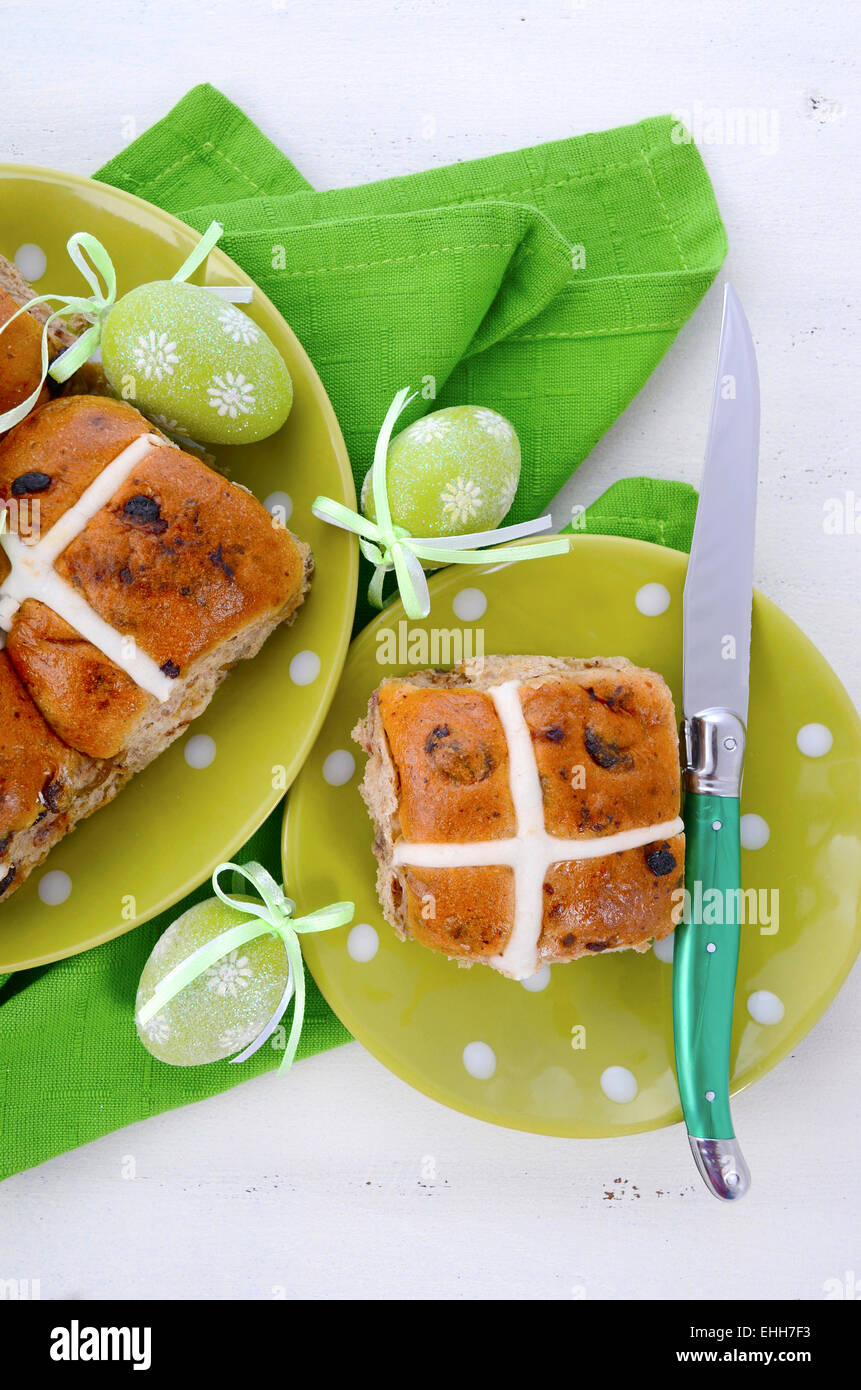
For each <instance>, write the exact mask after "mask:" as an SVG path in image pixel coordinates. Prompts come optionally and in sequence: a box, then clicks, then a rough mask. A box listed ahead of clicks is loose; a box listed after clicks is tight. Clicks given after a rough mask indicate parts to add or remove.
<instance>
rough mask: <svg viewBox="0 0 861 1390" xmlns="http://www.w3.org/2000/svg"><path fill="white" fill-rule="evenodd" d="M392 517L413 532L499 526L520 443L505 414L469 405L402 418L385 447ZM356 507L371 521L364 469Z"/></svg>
mask: <svg viewBox="0 0 861 1390" xmlns="http://www.w3.org/2000/svg"><path fill="white" fill-rule="evenodd" d="M386 478H387V491H388V498H389V506H390V507H391V512H392V520H393V521H394V522H395V523H396V525H398V526H403V527H405V529H406V530H407V531H409V532H410V534H411V535H413V536H463V535H466V534H468V533H469V532H470V531H487V530H491V529H492V528H494V527H496V526H498V525H499V523H500V521H501V520H502V518H503V517H504V516H505V514H506V512H507V511H508V509H509V507H510V506H511V503H512V502H513V500H514V494H515V492H516V491H517V484H518V482H519V480H520V442H519V440H518V438H517V435H516V433H515V431H514V426H513V425H511V424H509V422H508V420H506V419H505V417H504V416H502V415H498V414H497V412H496V411H495V410H487V409H485V408H483V407H482V406H476V405H455V406H450V407H448V408H447V409H446V410H436V411H434V413H433V414H432V415H426V416H424V418H423V419H421V420H416V422H415V424H412V425H408V426H407V428H406V429H405V430H403V431H402V432H401V433H400V434H399V435H396V437H395V438H394V439H393V440H392V442H391V444H390V445H389V449H388V454H387V468H386ZM362 510H363V512H364V513H365V515H366V516H367V517H369V518H370V519H371V520H372V521H375V520H376V515H375V510H374V498H373V492H372V489H371V474H370V473H368V475H367V477H366V478H365V482H364V486H363V488H362Z"/></svg>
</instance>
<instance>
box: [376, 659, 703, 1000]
mask: <svg viewBox="0 0 861 1390" xmlns="http://www.w3.org/2000/svg"><path fill="white" fill-rule="evenodd" d="M354 738H355V739H356V740H357V742H358V743H359V744H361V746H362V747H363V748H364V749H365V751H366V752H367V753H368V762H367V767H366V770H365V776H364V781H363V783H362V795H363V797H364V799H365V802H366V804H367V806H368V809H369V811H370V814H371V818H372V820H373V822H374V826H375V841H374V850H375V853H376V856H377V860H378V876H377V886H378V892H379V897H380V902H381V905H382V908H383V912H384V914H385V916H386V919H387V920H388V921H389V922H390V923H391V925H392V926H393V927H394V928H395V930H396V931H397V932H398V934H399V935H400V936H401V937H412V938H414V939H415V940H417V941H420V942H422V943H423V944H424V945H425V946H428V947H429V948H430V949H431V950H434V951H441V952H444V953H445V954H446V955H447V956H450V957H454V958H456V959H457V960H458V961H459V963H461V964H464V965H471V964H473V963H474V962H480V963H482V964H485V965H490V966H492V967H493V968H495V969H497V970H499V971H500V972H501V973H502V974H504V975H508V976H511V977H512V978H515V979H524V978H527V977H528V976H529V975H531V974H533V973H534V971H535V970H537V969H538V968H539V967H540V966H541V965H543V964H545V963H553V962H556V961H571V960H576V959H578V957H581V956H587V955H595V954H599V953H601V952H603V951H618V950H624V949H626V948H628V947H633V948H634V949H635V950H637V951H644V950H647V949H648V947H649V945H650V944H651V942H652V941H653V940H661V939H662V938H663V937H665V936H667V935H668V934H669V933H670V932H671V931H672V930H673V927H674V925H675V921H676V920H678V912H677V911H676V909H677V907H678V906H679V904H680V901H681V895H680V893H679V892H678V891H677V890H680V889H681V888H682V886H683V872H684V835H683V826H682V822H681V820H680V819H679V801H680V780H681V779H680V770H679V748H678V736H677V731H676V716H675V711H674V709H673V701H672V697H671V695H670V692H669V689H668V688H667V686H666V684H665V683H664V681H663V679H662V678H661V677H660V676H659V675H656V674H655V672H654V671H648V670H644V669H643V668H641V667H638V666H633V665H632V664H631V663H630V662H628V661H626V660H625V659H624V658H621V657H610V658H602V657H594V658H591V659H589V660H575V659H566V658H560V657H543V656H492V657H485V658H482V659H476V660H473V661H470V662H465V663H463V664H462V665H460V666H456V667H455V668H454V669H453V670H451V671H420V672H416V673H415V674H413V675H410V676H406V677H404V678H403V679H392V680H387V681H384V682H383V684H382V685H381V686H380V687H379V689H378V690H376V691H375V692H374V694H373V696H372V698H371V702H370V706H369V710H368V715H367V717H366V718H365V719H364V720H362V722H361V723H360V724H359V725H358V726H357V728H356V729H355V731H354ZM674 912H675V916H674Z"/></svg>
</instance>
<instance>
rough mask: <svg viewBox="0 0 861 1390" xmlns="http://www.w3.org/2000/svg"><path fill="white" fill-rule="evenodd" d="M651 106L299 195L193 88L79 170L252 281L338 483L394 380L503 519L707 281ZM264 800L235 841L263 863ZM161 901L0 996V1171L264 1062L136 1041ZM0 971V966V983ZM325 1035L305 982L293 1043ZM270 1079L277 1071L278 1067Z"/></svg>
mask: <svg viewBox="0 0 861 1390" xmlns="http://www.w3.org/2000/svg"><path fill="white" fill-rule="evenodd" d="M679 133H680V132H679V127H678V125H677V123H676V122H674V121H673V120H672V118H670V117H661V118H657V119H651V120H646V121H643V122H641V123H640V124H638V125H634V126H628V127H625V128H623V129H620V130H613V131H609V132H606V133H603V134H596V135H585V136H580V137H577V138H574V139H571V140H562V141H558V142H555V143H553V144H549V145H543V146H539V147H537V148H533V149H526V150H520V151H516V152H514V153H511V154H502V155H497V156H494V157H492V158H489V159H481V160H476V161H472V162H469V163H464V164H457V165H453V166H451V167H448V168H442V169H434V170H431V171H429V172H427V173H424V174H417V175H411V176H409V177H406V178H398V179H389V180H386V181H384V182H381V183H375V184H367V185H364V186H361V187H358V188H347V189H340V190H336V191H333V192H326V193H318V192H314V191H313V190H312V189H311V188H310V186H309V184H308V183H307V182H306V180H305V179H304V178H303V177H302V176H301V174H300V173H299V172H298V171H297V170H296V169H295V168H294V166H293V165H292V164H291V163H290V161H289V160H288V159H287V158H286V156H285V155H283V154H282V153H281V152H280V151H278V150H277V149H276V148H275V146H274V145H272V143H271V142H270V141H269V140H267V139H266V137H265V136H264V135H263V134H262V133H261V132H260V131H259V130H258V129H257V128H256V127H255V126H254V125H253V124H252V123H251V122H250V121H249V120H248V118H247V117H246V116H245V115H244V114H243V113H242V112H241V111H239V110H238V109H237V108H236V107H235V106H233V105H232V103H231V102H229V101H228V100H227V99H226V98H225V97H224V96H223V95H222V94H221V93H219V92H217V91H215V89H214V88H212V87H209V86H202V87H197V88H195V89H194V90H193V91H191V92H190V93H189V94H188V96H186V97H185V98H184V99H183V100H182V101H181V102H180V103H179V104H178V106H176V107H175V108H174V110H173V111H171V112H170V113H169V114H168V115H167V116H166V117H165V118H164V120H162V121H160V122H159V123H158V124H157V125H155V126H154V127H153V128H152V129H151V130H149V131H147V132H146V133H145V134H144V135H143V136H141V137H140V139H138V140H136V141H135V142H134V144H132V145H130V146H129V147H128V148H127V149H126V150H124V151H123V152H122V153H121V154H120V155H118V156H117V158H116V159H114V160H112V161H111V162H110V163H109V164H108V165H106V166H105V168H104V169H102V170H101V171H100V173H99V175H98V177H99V178H100V179H101V180H102V181H103V182H106V183H111V184H113V185H115V186H116V187H118V188H123V189H126V190H128V191H130V192H132V193H135V194H138V195H139V196H140V197H143V198H145V199H147V200H148V201H150V202H153V203H157V204H158V205H159V206H161V207H163V208H165V209H167V210H169V211H170V212H173V213H175V214H176V215H177V216H179V217H181V218H182V219H183V220H184V221H186V222H188V223H190V224H191V225H192V226H195V227H197V228H199V229H200V230H201V231H202V230H203V229H204V228H205V227H206V226H207V224H208V223H209V221H210V220H211V219H212V218H213V217H217V218H218V219H219V220H220V221H222V222H223V223H224V225H225V235H224V236H223V238H222V240H221V245H222V246H223V247H224V249H225V250H226V251H227V252H228V254H229V255H231V256H232V257H233V258H234V259H235V260H236V261H238V262H239V264H240V265H242V267H243V268H244V269H245V270H246V272H247V273H248V274H249V275H250V276H251V278H252V279H253V280H255V281H256V282H257V283H258V284H259V285H260V286H261V287H262V289H263V290H264V291H265V292H266V293H267V294H268V295H269V296H270V298H271V299H272V300H273V301H274V303H275V304H276V305H277V307H278V308H279V310H280V311H281V313H282V314H284V316H285V318H287V319H288V321H289V322H290V323H291V325H292V327H293V328H294V329H295V331H296V333H297V334H298V336H299V338H300V339H301V340H302V342H303V344H304V346H305V348H306V349H307V351H308V353H309V355H310V357H311V359H312V361H313V362H314V364H315V366H316V368H317V370H318V372H319V373H320V376H321V377H322V380H323V382H324V385H325V386H326V389H327V390H328V392H329V395H330V397H331V399H332V402H333V404H334V407H335V410H336V411H337V414H338V417H339V420H340V422H341V426H342V429H343V431H344V435H345V438H346V441H347V447H348V449H349V452H350V457H351V460H352V463H353V469H354V473H355V478H356V482H357V485H359V484H361V481H362V478H363V477H364V474H365V472H366V470H367V468H368V467H369V466H370V462H371V458H372V454H373V445H374V441H375V439H376V435H377V431H378V429H379V425H380V422H381V420H382V417H383V414H384V413H385V410H386V408H387V406H388V404H389V402H390V400H391V398H392V397H393V396H394V394H395V392H396V391H397V390H398V389H399V388H400V387H402V386H406V385H412V386H413V387H416V386H419V387H423V388H424V394H423V398H422V400H421V402H420V403H417V404H416V406H414V407H413V412H412V415H411V416H409V417H407V418H413V416H415V415H416V414H418V413H421V412H423V411H427V410H429V409H436V408H440V407H441V406H443V405H451V404H459V403H463V402H466V401H472V402H474V403H476V404H481V405H488V406H492V407H493V408H494V409H497V410H500V411H501V412H502V413H503V414H504V415H506V416H507V417H508V418H509V419H510V420H511V421H512V423H513V424H514V425H515V427H516V429H517V431H518V434H519V436H520V439H521V443H522V445H523V456H524V466H523V477H522V481H521V486H520V489H519V491H518V495H517V498H516V499H515V504H514V508H513V511H512V519H523V518H525V517H531V516H534V515H537V514H538V513H539V512H540V510H541V509H542V508H543V507H544V506H545V505H546V504H547V502H549V500H550V499H551V498H552V497H553V495H554V494H555V492H556V491H557V490H558V489H559V487H560V486H561V484H562V483H563V482H564V481H565V479H566V478H567V477H568V476H569V475H570V473H571V472H572V471H573V469H574V468H575V467H576V466H577V464H578V463H579V462H580V461H581V459H583V458H584V457H585V455H586V454H587V453H588V452H589V450H590V449H591V448H592V446H593V445H594V444H595V442H596V441H597V440H598V439H599V438H600V436H601V435H602V434H603V432H604V431H605V430H606V429H607V428H608V426H609V425H610V424H611V423H612V422H613V420H615V419H616V417H617V416H618V415H619V414H620V412H621V411H622V410H624V408H625V407H626V405H627V404H628V402H629V401H630V400H631V399H632V397H633V396H634V395H635V394H636V392H637V391H638V390H639V389H640V387H641V386H642V385H643V383H644V381H645V380H646V378H647V377H648V375H649V373H650V372H651V371H652V369H653V368H654V366H655V364H656V363H657V362H658V361H659V359H660V358H661V356H662V355H663V353H664V352H665V351H666V349H667V348H668V347H669V345H670V343H671V342H672V341H673V338H674V336H675V334H676V332H677V331H678V329H679V328H680V327H681V325H682V324H683V323H684V322H685V320H686V319H687V318H688V317H689V315H690V314H691V313H692V311H693V309H694V308H695V307H696V305H697V303H698V302H699V300H700V298H701V297H702V295H703V294H704V292H705V290H706V289H707V288H708V286H709V284H710V283H711V281H712V280H713V278H714V276H715V274H716V273H717V270H718V268H719V266H720V263H721V261H722V260H723V257H724V255H725V252H726V237H725V233H724V229H723V226H722V224H721V221H720V216H719V214H718V210H717V207H716V205H715V200H714V194H713V192H712V188H711V184H710V183H709V179H708V176H707V174H706V172H705V169H704V167H703V164H702V161H701V159H700V157H699V154H698V153H697V150H696V148H695V147H694V145H693V144H691V143H689V142H686V141H685V140H682V139H679ZM695 508H696V494H695V493H694V491H693V489H692V488H690V487H687V486H686V485H684V484H680V483H678V484H676V483H667V482H659V481H655V480H651V479H648V478H632V479H627V480H625V481H623V482H620V483H617V484H615V486H613V487H612V488H610V489H609V490H608V492H606V493H605V494H604V496H603V497H601V498H599V499H598V501H597V502H596V503H595V504H594V505H593V506H592V507H591V508H590V509H589V510H588V512H587V513H586V514H585V517H583V518H581V519H580V525H581V526H582V527H583V529H585V530H586V531H587V532H596V533H610V534H614V535H628V536H634V537H637V538H639V539H643V540H649V541H653V542H655V543H657V544H660V545H669V546H672V547H674V548H676V549H679V550H687V549H688V547H689V545H690V537H691V533H692V529H693V520H694V513H695ZM279 831H280V814H279V813H275V814H274V815H273V816H271V817H270V818H269V820H268V821H267V822H266V824H265V825H264V826H263V827H261V829H260V830H259V831H258V832H257V834H256V835H255V836H254V837H253V838H252V839H251V841H249V843H248V845H247V846H246V847H245V850H244V853H243V854H240V855H239V856H237V857H238V858H240V859H241V858H243V857H247V858H255V859H259V860H261V861H262V862H263V863H264V864H266V865H267V866H268V867H269V869H270V870H271V871H272V872H273V874H275V875H276V876H278V874H279V864H278V860H279ZM210 893H211V889H210V886H209V885H208V884H203V885H202V886H201V887H200V889H199V890H198V891H197V892H196V893H195V894H193V895H192V896H191V897H190V898H188V899H186V900H185V901H184V902H182V903H179V904H177V906H176V907H175V908H174V909H172V910H171V911H170V912H168V913H166V914H164V915H163V916H162V917H161V918H159V919H157V920H155V921H153V922H151V923H148V924H145V925H144V926H141V927H139V928H137V929H136V930H135V931H133V932H131V933H129V934H128V935H126V936H123V937H121V938H119V939H118V940H116V941H112V942H109V943H108V944H107V945H105V946H101V947H98V948H97V949H95V950H93V951H89V952H87V953H86V954H84V955H81V956H77V957H74V958H72V959H70V960H66V961H61V962H58V963H57V964H55V965H52V966H48V967H45V968H44V969H41V970H37V971H26V972H22V973H21V974H19V975H17V976H14V977H10V978H9V979H7V981H6V983H5V986H4V987H3V989H2V994H0V1177H3V1176H7V1175H8V1174H10V1173H13V1172H16V1171H19V1170H20V1169H23V1168H27V1167H30V1166H32V1165H33V1164H36V1163H41V1162H43V1161H44V1160H45V1159H47V1158H49V1157H51V1156H53V1155H54V1154H56V1153H59V1152H62V1151H63V1150H65V1149H69V1148H73V1147H74V1146H76V1145H78V1144H83V1143H86V1142H87V1141H89V1140H91V1139H94V1138H97V1137H98V1136H99V1135H102V1134H105V1133H107V1132H109V1131H111V1130H114V1129H117V1128H120V1127H121V1126H123V1125H126V1124H129V1123H131V1122H132V1121H134V1120H138V1119H142V1118H144V1117H146V1116H149V1115H153V1114H157V1113H159V1112H160V1111H163V1110H167V1109H170V1108H172V1107H174V1106H177V1105H183V1104H186V1103H188V1102H190V1101H192V1100H197V1099H200V1098H202V1097H204V1096H208V1095H211V1094H214V1093H215V1092H218V1091H221V1090H224V1089H226V1088H227V1087H228V1086H231V1085H234V1084H235V1083H236V1082H237V1081H240V1080H243V1079H244V1078H246V1077H248V1076H253V1075H256V1074H258V1073H259V1072H261V1071H264V1070H267V1069H268V1068H270V1067H273V1066H275V1065H276V1063H277V1061H278V1059H279V1054H278V1053H277V1052H275V1051H273V1050H272V1049H271V1048H270V1047H264V1048H262V1049H261V1050H260V1052H258V1053H257V1054H256V1055H255V1056H254V1057H253V1058H252V1059H251V1060H250V1061H249V1062H247V1063H244V1064H242V1065H241V1066H239V1067H231V1066H229V1065H228V1064H227V1063H216V1064H213V1065H211V1066H208V1067H196V1068H176V1067H167V1066H165V1065H163V1064H162V1063H159V1062H156V1061H155V1060H154V1059H153V1058H151V1057H150V1056H149V1054H148V1053H147V1052H145V1051H144V1049H143V1048H142V1047H141V1046H140V1044H139V1043H138V1040H137V1036H136V1033H135V1029H134V1024H133V1020H132V1012H133V1005H134V997H135V990H136V987H137V982H138V978H139V975H140V972H141V970H142V968H143V965H144V963H145V961H146V958H147V956H148V954H149V952H150V950H151V949H152V946H153V944H154V942H155V941H156V940H157V938H158V937H159V935H160V934H161V933H162V931H164V930H165V928H166V927H167V926H168V925H169V923H170V922H171V921H172V920H173V919H174V918H175V917H176V916H178V915H179V913H180V912H182V911H184V909H185V908H186V907H188V906H190V905H191V903H192V902H196V901H199V900H200V899H202V898H204V897H207V896H209V895H210ZM0 983H2V982H0ZM348 1038H349V1034H348V1033H347V1031H346V1029H345V1028H344V1027H343V1026H342V1025H341V1024H340V1023H339V1021H338V1020H337V1019H336V1018H335V1016H334V1015H333V1014H332V1012H331V1011H330V1010H329V1009H328V1008H327V1006H326V1004H325V1002H324V1001H323V999H322V998H321V996H320V994H319V992H318V991H317V990H316V988H315V987H314V984H313V981H310V980H309V997H308V1008H307V1015H306V1023H305V1029H304V1034H303V1038H302V1042H301V1044H300V1048H299V1056H300V1057H305V1056H309V1055H310V1054H312V1053H315V1052H318V1051H321V1050H323V1049H325V1048H328V1047H333V1046H335V1045H337V1044H338V1043H341V1042H345V1041H347V1040H348ZM284 1084H286V1085H289V1078H288V1079H287V1080H286V1081H285V1083H284Z"/></svg>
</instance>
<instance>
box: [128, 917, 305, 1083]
mask: <svg viewBox="0 0 861 1390" xmlns="http://www.w3.org/2000/svg"><path fill="white" fill-rule="evenodd" d="M247 920H248V918H247V917H245V916H243V914H242V912H241V911H239V910H237V909H236V908H233V907H228V906H227V905H226V904H225V903H222V902H221V901H220V900H219V899H218V898H209V899H207V901H206V902H203V903H198V905H197V906H196V907H191V908H189V910H188V912H184V913H183V914H182V916H181V917H178V918H177V920H176V921H175V922H174V923H173V925H172V926H170V927H168V929H167V931H166V932H165V933H164V935H163V936H161V937H160V938H159V940H158V941H157V942H156V944H155V946H154V948H153V951H152V954H151V956H150V958H149V960H148V961H147V963H146V965H145V966H144V969H143V974H142V975H141V979H140V985H139V987H138V993H137V999H136V1001H135V1018H136V1022H137V1014H138V1012H139V1010H140V1009H141V1007H142V1006H143V1005H144V1004H145V1003H146V1002H147V1000H148V999H150V998H151V996H152V994H153V992H154V990H155V987H156V985H157V984H158V983H159V981H160V980H162V979H164V977H165V975H167V974H168V972H169V971H171V970H173V968H174V967H175V966H177V965H179V964H180V963H181V962H182V961H184V960H187V959H188V957H189V956H190V955H191V954H192V952H193V951H196V950H197V949H198V948H199V947H200V946H205V945H206V944H207V942H209V941H212V939H213V937H216V936H218V935H219V934H220V933H221V932H224V931H227V930H228V929H229V928H230V927H235V926H237V925H238V924H239V923H240V922H244V921H247ZM287 978H288V967H287V952H286V950H285V949H284V943H283V941H282V940H281V938H280V937H279V936H275V935H269V934H267V935H265V936H258V937H255V939H254V940H253V941H249V942H247V944H246V945H244V946H241V947H240V948H239V950H237V951H230V952H228V954H227V955H225V956H223V957H222V958H221V959H220V960H217V961H216V962H215V964H214V965H211V966H210V967H209V968H208V969H207V970H205V971H204V972H203V974H202V975H199V976H198V978H197V979H195V980H192V982H191V983H190V984H188V985H186V987H185V988H184V989H181V990H180V992H179V993H178V994H177V995H176V996H175V997H174V998H173V999H172V1000H171V1001H170V1002H169V1003H168V1004H165V1006H164V1008H162V1009H160V1010H159V1012H158V1013H157V1014H155V1015H154V1016H153V1017H152V1018H151V1019H150V1020H149V1022H148V1023H145V1024H143V1025H141V1024H140V1023H138V1024H137V1030H138V1035H139V1037H140V1040H141V1042H142V1043H143V1045H144V1047H145V1048H146V1049H147V1050H148V1051H149V1052H151V1053H152V1055H153V1057H157V1058H158V1059H159V1061H161V1062H169V1063H170V1064H171V1066H175V1067H194V1066H199V1065H200V1064H202V1063H204V1062H217V1061H219V1060H221V1059H222V1058H224V1057H230V1056H232V1055H233V1053H235V1052H239V1051H240V1050H241V1049H242V1048H244V1047H247V1046H248V1044H249V1043H250V1042H253V1041H254V1039H255V1038H256V1037H259V1035H260V1033H261V1032H262V1030H263V1028H264V1026H265V1025H266V1024H267V1023H268V1022H269V1020H270V1019H271V1017H272V1015H273V1014H274V1012H275V1010H276V1009H277V1008H278V1004H279V1002H280V1000H281V998H282V997H283V994H284V990H285V988H286V986H287Z"/></svg>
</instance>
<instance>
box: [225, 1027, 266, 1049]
mask: <svg viewBox="0 0 861 1390" xmlns="http://www.w3.org/2000/svg"><path fill="white" fill-rule="evenodd" d="M256 1037H257V1030H256V1029H255V1028H240V1027H238V1026H234V1027H233V1028H225V1030H224V1032H223V1033H220V1034H219V1036H218V1046H219V1047H223V1048H224V1050H225V1052H238V1051H239V1049H240V1048H241V1047H246V1046H247V1045H248V1043H250V1042H251V1040H252V1038H256Z"/></svg>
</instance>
